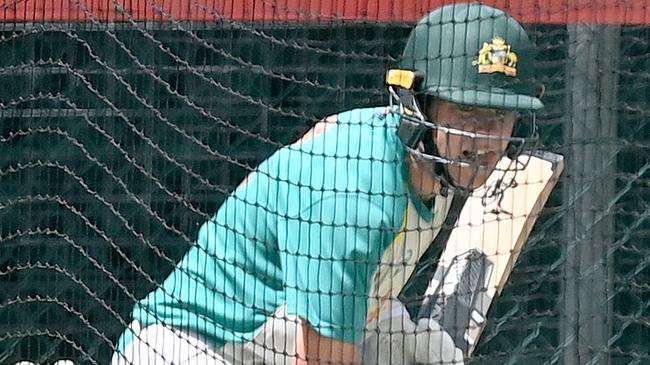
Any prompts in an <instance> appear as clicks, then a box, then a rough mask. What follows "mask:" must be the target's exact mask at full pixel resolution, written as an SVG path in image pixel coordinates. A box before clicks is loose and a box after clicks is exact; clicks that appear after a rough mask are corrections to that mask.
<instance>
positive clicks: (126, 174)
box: [0, 23, 650, 364]
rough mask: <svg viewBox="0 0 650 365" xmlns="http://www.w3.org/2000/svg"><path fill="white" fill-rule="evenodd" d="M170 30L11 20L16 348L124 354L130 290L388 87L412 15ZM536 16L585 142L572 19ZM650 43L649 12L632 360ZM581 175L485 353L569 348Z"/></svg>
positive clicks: (638, 80) (630, 198) (624, 210)
mask: <svg viewBox="0 0 650 365" xmlns="http://www.w3.org/2000/svg"><path fill="white" fill-rule="evenodd" d="M171 29H172V26H170V25H168V24H167V25H165V24H162V25H161V24H140V25H139V27H138V28H134V27H131V26H126V25H124V26H122V25H113V26H111V27H110V28H107V27H106V26H103V25H98V24H94V25H93V24H42V25H34V26H20V27H19V26H16V28H15V29H13V28H10V27H9V26H8V25H5V27H4V31H3V32H2V33H0V35H1V36H2V38H0V85H1V87H0V103H1V104H0V115H1V118H2V119H1V122H0V123H1V124H0V136H1V137H2V139H1V140H0V288H2V289H1V290H0V363H3V364H4V363H12V362H13V361H16V360H20V359H31V360H33V361H39V362H42V363H47V362H48V361H53V360H55V359H58V358H62V357H66V358H73V359H76V360H77V361H79V362H80V363H93V362H96V363H99V364H105V363H107V362H108V359H109V357H110V353H111V346H112V343H114V341H115V340H116V339H117V336H118V335H119V333H120V332H121V331H122V329H123V326H124V321H128V313H129V311H130V308H131V306H132V305H133V300H132V299H131V298H130V297H129V295H127V294H126V293H127V292H130V293H131V294H132V295H133V296H135V297H136V298H141V297H142V296H144V295H145V294H146V293H147V292H148V291H150V290H151V289H152V288H153V287H154V286H155V283H156V282H160V280H162V279H163V278H164V277H165V275H166V274H167V273H168V272H169V271H170V270H171V269H172V267H173V263H174V262H175V260H178V259H179V258H180V257H181V255H182V254H183V253H184V252H185V250H186V249H187V248H188V247H189V242H188V240H192V239H193V238H194V237H195V235H196V233H197V229H198V227H199V225H200V224H201V223H202V221H203V220H205V219H206V217H208V216H209V215H211V214H213V213H214V212H215V210H216V209H217V207H218V205H219V204H220V202H222V201H223V199H224V197H225V196H226V195H227V194H228V193H229V192H230V191H231V190H232V189H233V188H234V186H236V184H237V183H238V182H239V181H240V180H241V179H242V178H243V177H244V176H245V175H246V174H247V172H248V171H249V170H250V168H252V167H254V166H255V165H256V164H258V163H259V162H260V161H261V160H263V159H264V158H265V157H267V156H268V155H269V154H270V153H272V152H273V151H274V150H275V149H277V148H278V147H279V146H281V145H283V144H286V143H288V142H291V141H293V140H295V139H296V138H297V137H298V136H299V135H300V134H301V133H303V132H304V131H305V130H307V129H308V128H309V127H310V125H312V124H313V122H314V121H315V120H317V119H319V118H321V117H323V116H326V115H329V114H332V113H336V112H339V111H342V110H345V109H349V108H353V107H358V106H370V105H382V104H385V103H386V102H387V96H386V93H385V92H384V89H383V86H382V81H383V73H384V71H385V70H386V69H387V68H388V67H390V66H392V65H394V64H395V61H396V59H397V57H398V56H399V54H400V52H401V48H402V46H403V44H404V43H405V39H406V36H407V35H408V31H409V29H410V25H390V26H387V25H377V24H356V25H350V24H345V25H344V24H330V25H327V26H303V25H301V26H300V27H265V28H264V27H263V28H259V27H257V28H251V27H249V26H247V25H244V24H231V25H226V26H218V27H217V26H215V25H206V24H196V23H194V24H182V29H176V30H171ZM528 29H529V30H530V32H531V35H532V37H533V38H534V40H535V42H536V43H537V45H538V46H539V52H540V53H539V57H538V58H539V62H538V69H537V74H538V75H539V80H540V82H542V83H544V84H545V85H546V87H547V93H546V96H545V99H544V101H545V103H546V105H547V108H546V110H545V111H544V112H542V113H541V114H540V115H539V118H540V124H541V131H542V136H543V138H542V144H543V145H544V147H545V148H546V149H548V150H552V151H555V152H559V153H566V151H567V149H568V147H569V146H571V145H573V144H576V143H583V141H571V140H564V137H563V136H564V130H565V128H567V126H568V123H567V118H566V110H567V105H566V104H567V101H566V100H567V93H570V92H571V90H568V89H567V88H566V83H565V80H566V77H565V76H566V67H567V66H566V62H565V61H566V58H567V52H568V51H567V49H568V46H569V45H568V43H567V42H568V40H567V32H566V30H565V28H564V27H562V26H534V27H529V28H528ZM649 42H650V35H649V34H648V29H647V28H642V27H627V28H623V30H622V41H621V49H620V54H621V58H620V64H619V67H620V69H619V71H618V72H619V77H620V86H619V95H618V97H619V102H618V104H617V111H616V112H617V113H618V115H619V132H618V133H619V136H618V137H619V138H618V140H616V141H613V142H614V143H620V145H621V146H623V148H622V150H621V151H620V152H619V153H618V155H617V156H616V160H617V162H618V170H617V172H616V174H615V176H608V177H606V178H611V179H616V181H617V184H618V185H620V186H622V185H624V184H625V183H627V182H628V181H630V180H633V188H632V189H631V190H629V191H627V192H626V193H625V196H624V197H623V198H622V199H621V200H619V202H618V203H617V205H616V207H615V209H614V212H615V215H616V232H615V236H616V237H617V238H618V237H623V236H625V235H630V236H629V237H627V236H626V237H627V239H626V240H625V241H624V243H623V244H622V245H620V247H617V248H616V251H615V253H614V258H615V265H614V267H613V268H612V270H614V271H615V273H614V275H612V278H613V280H614V282H613V286H614V288H616V292H615V293H614V294H613V295H612V297H611V298H610V300H611V303H612V305H613V314H612V318H611V320H612V323H613V330H612V340H611V343H610V347H609V348H607V349H606V351H607V352H608V353H609V355H610V357H611V358H612V362H613V363H620V364H623V363H629V362H631V361H637V363H639V364H644V363H650V348H649V346H648V341H647V338H648V336H650V331H649V329H650V311H649V310H648V305H649V303H650V302H649V301H650V290H649V289H650V287H648V284H647V283H648V282H650V281H649V280H648V279H650V270H649V269H648V268H647V266H648V263H647V262H645V261H644V260H647V257H649V256H650V255H649V253H650V242H649V241H650V235H648V232H650V224H648V223H647V222H646V220H645V219H646V217H647V215H648V213H647V210H648V207H649V206H650V194H649V192H650V189H649V184H650V180H648V175H647V174H646V173H642V174H641V175H640V176H637V175H636V174H637V172H639V171H640V169H641V168H642V167H643V166H644V165H645V164H647V163H648V162H649V161H650V158H648V149H649V147H650V143H649V140H650V139H649V136H650V129H649V128H648V125H647V123H648V111H647V109H648V101H649V100H650V93H649V87H648V81H650V67H649V66H650V65H649V64H648V62H649V59H650V58H649V57H648V53H649V52H650V43H649ZM152 176H153V177H155V178H152ZM601 178H602V177H601ZM563 188H564V186H563V181H561V182H560V184H559V186H558V188H557V189H556V192H555V194H554V195H553V197H552V198H551V201H550V202H549V204H548V208H547V209H546V210H545V211H544V215H543V216H542V217H541V219H540V221H539V224H538V225H537V227H536V229H535V231H534V234H533V236H532V239H531V243H530V244H529V245H528V247H527V248H526V251H525V252H524V254H523V255H522V257H521V259H520V262H519V265H518V266H517V267H516V269H515V271H514V273H513V274H512V276H511V283H510V284H509V286H508V287H507V288H506V290H505V292H504V294H503V296H502V297H501V298H499V300H498V302H497V305H496V307H495V308H493V311H492V316H491V319H490V323H489V325H488V328H487V329H486V332H485V334H484V337H483V339H482V342H481V344H480V345H479V347H478V350H477V352H476V356H475V361H474V363H486V364H493V363H506V362H508V361H511V363H523V362H527V363H528V364H536V363H545V362H551V363H553V357H554V356H558V353H560V354H561V348H562V344H561V339H560V323H561V322H562V320H563V313H562V312H561V310H560V309H559V307H558V301H559V300H560V299H561V298H560V296H561V286H562V275H561V273H562V265H563V264H564V258H563V255H562V240H563V237H562V229H561V222H562V221H561V219H560V218H558V216H559V215H561V214H562V212H566V211H567V210H568V209H570V203H567V202H565V201H563V199H562V191H563ZM634 222H640V224H635V223H634ZM163 256H164V257H163ZM116 315H118V317H120V316H121V317H122V319H121V320H120V319H118V318H116ZM619 334H620V335H619ZM558 349H560V350H558ZM558 351H559V352H558ZM558 361H559V362H555V363H562V360H561V356H560V360H558Z"/></svg>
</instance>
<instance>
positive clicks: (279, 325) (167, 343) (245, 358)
mask: <svg viewBox="0 0 650 365" xmlns="http://www.w3.org/2000/svg"><path fill="white" fill-rule="evenodd" d="M297 327H298V326H297V317H294V316H285V315H283V313H281V315H280V316H278V313H276V316H274V317H272V318H271V319H269V320H268V321H267V322H266V324H265V325H264V327H263V329H262V330H261V331H260V333H259V334H258V335H257V336H256V337H255V338H254V339H253V340H252V341H251V342H246V343H237V344H226V345H225V346H223V347H221V348H218V349H215V348H214V347H213V346H212V345H210V344H208V343H207V342H204V341H203V340H202V339H200V338H198V336H193V335H192V334H189V333H186V332H183V331H179V330H176V329H173V328H170V327H167V326H163V325H152V326H148V327H146V328H144V329H140V327H139V324H138V322H137V321H134V322H133V323H132V324H131V326H130V327H129V329H128V330H127V331H133V333H134V337H133V340H132V341H131V343H130V344H129V345H127V346H126V348H125V349H124V351H123V353H118V352H116V353H115V354H114V355H113V359H112V360H111V365H239V364H259V365H269V364H272V365H291V364H293V363H294V361H295V357H296V355H295V333H296V330H297Z"/></svg>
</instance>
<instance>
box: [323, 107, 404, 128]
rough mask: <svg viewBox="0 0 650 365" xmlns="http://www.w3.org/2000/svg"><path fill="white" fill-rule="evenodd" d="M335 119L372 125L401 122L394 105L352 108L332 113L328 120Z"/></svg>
mask: <svg viewBox="0 0 650 365" xmlns="http://www.w3.org/2000/svg"><path fill="white" fill-rule="evenodd" d="M333 118H335V120H336V121H337V122H338V123H342V124H362V125H363V124H365V125H371V126H389V127H391V126H396V125H397V123H398V122H399V117H398V114H397V113H396V110H395V108H394V107H392V106H377V107H367V108H357V109H350V110H347V111H344V112H341V113H338V114H334V115H331V116H329V117H327V118H325V119H326V120H332V119H333Z"/></svg>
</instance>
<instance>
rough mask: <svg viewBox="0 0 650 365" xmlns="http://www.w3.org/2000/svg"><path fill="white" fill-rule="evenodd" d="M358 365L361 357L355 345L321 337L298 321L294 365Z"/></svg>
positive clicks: (304, 322)
mask: <svg viewBox="0 0 650 365" xmlns="http://www.w3.org/2000/svg"><path fill="white" fill-rule="evenodd" d="M360 363H361V356H360V354H359V351H358V350H357V346H356V345H355V344H353V343H347V342H343V341H338V340H334V339H331V338H329V337H325V336H321V335H320V333H318V331H316V330H315V329H314V328H313V327H312V326H311V325H310V324H309V323H308V322H307V321H305V320H300V324H299V325H298V329H297V333H296V361H295V365H317V364H331V365H334V364H360Z"/></svg>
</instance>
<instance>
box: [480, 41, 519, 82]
mask: <svg viewBox="0 0 650 365" xmlns="http://www.w3.org/2000/svg"><path fill="white" fill-rule="evenodd" d="M472 64H473V65H478V72H479V73H495V72H499V73H502V74H505V75H506V76H513V77H514V76H517V54H515V53H514V52H513V51H512V50H511V49H510V45H509V44H507V43H506V41H505V40H504V39H503V38H500V37H494V38H492V43H487V42H484V43H483V47H481V50H480V51H479V52H478V59H477V60H475V61H473V62H472Z"/></svg>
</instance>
